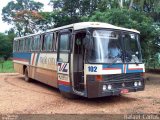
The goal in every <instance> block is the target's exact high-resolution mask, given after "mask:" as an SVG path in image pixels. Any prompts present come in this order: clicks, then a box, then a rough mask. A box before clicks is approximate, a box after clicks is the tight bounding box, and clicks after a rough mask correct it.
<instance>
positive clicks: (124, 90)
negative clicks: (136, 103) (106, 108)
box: [121, 89, 129, 94]
mask: <svg viewBox="0 0 160 120" xmlns="http://www.w3.org/2000/svg"><path fill="white" fill-rule="evenodd" d="M128 92H129V91H128V89H122V90H121V94H125V93H128Z"/></svg>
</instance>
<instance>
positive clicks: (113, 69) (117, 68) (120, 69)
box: [103, 68, 121, 70]
mask: <svg viewBox="0 0 160 120" xmlns="http://www.w3.org/2000/svg"><path fill="white" fill-rule="evenodd" d="M103 70H121V69H120V68H103Z"/></svg>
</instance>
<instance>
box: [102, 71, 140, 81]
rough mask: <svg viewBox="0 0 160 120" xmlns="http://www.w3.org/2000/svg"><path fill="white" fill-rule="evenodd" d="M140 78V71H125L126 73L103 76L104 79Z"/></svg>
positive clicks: (127, 79) (126, 79) (128, 79)
mask: <svg viewBox="0 0 160 120" xmlns="http://www.w3.org/2000/svg"><path fill="white" fill-rule="evenodd" d="M141 78H142V76H141V73H127V74H113V75H105V76H103V80H104V81H119V82H120V81H130V80H140V79H141Z"/></svg>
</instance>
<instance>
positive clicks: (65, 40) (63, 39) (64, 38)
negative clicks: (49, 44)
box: [59, 33, 69, 51]
mask: <svg viewBox="0 0 160 120" xmlns="http://www.w3.org/2000/svg"><path fill="white" fill-rule="evenodd" d="M59 42H60V51H68V50H69V34H68V33H66V34H62V35H61V36H60V41H59Z"/></svg>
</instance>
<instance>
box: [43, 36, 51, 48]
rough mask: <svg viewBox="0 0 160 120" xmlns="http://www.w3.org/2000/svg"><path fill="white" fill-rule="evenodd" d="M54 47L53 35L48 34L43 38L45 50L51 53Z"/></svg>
mask: <svg viewBox="0 0 160 120" xmlns="http://www.w3.org/2000/svg"><path fill="white" fill-rule="evenodd" d="M52 47H53V33H47V34H45V35H44V37H43V50H44V51H51V50H53V49H52Z"/></svg>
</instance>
